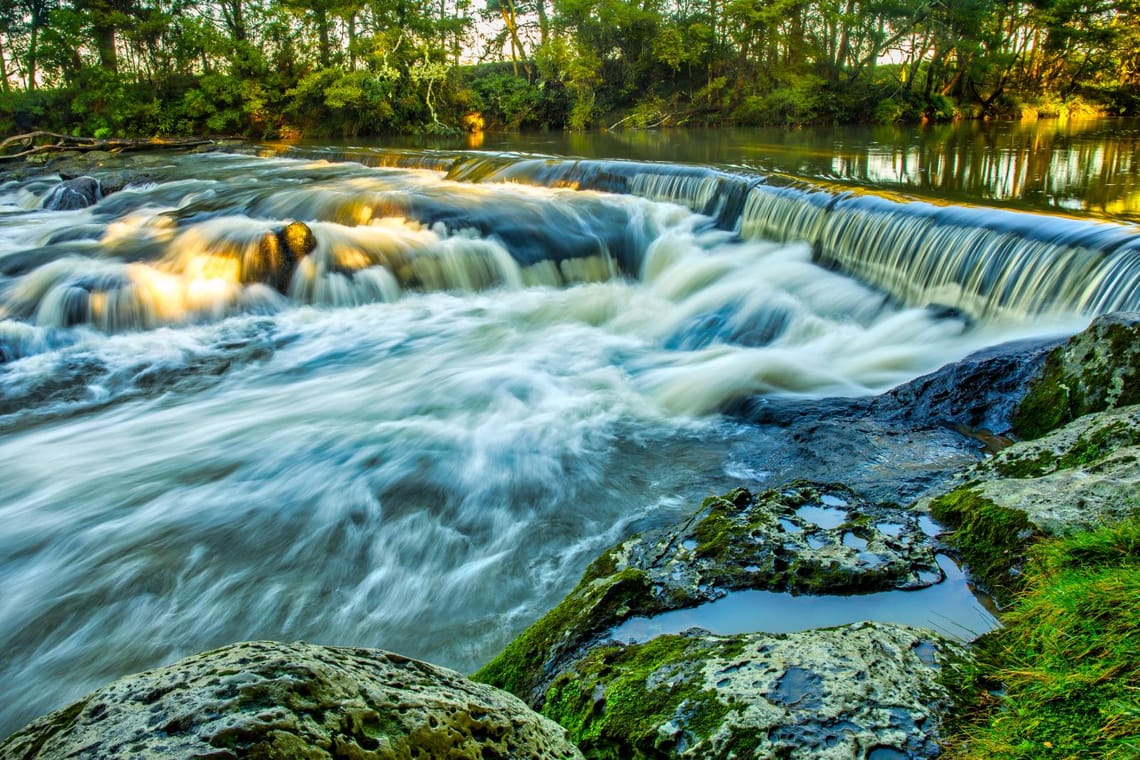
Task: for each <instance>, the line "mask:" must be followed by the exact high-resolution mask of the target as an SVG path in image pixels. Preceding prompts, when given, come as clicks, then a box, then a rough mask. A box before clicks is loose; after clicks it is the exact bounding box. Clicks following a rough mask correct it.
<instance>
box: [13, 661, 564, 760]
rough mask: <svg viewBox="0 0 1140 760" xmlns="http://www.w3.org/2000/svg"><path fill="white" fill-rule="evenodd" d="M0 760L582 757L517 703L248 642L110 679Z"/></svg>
mask: <svg viewBox="0 0 1140 760" xmlns="http://www.w3.org/2000/svg"><path fill="white" fill-rule="evenodd" d="M0 757H3V758H6V759H8V758H11V759H13V760H15V758H32V757H39V758H54V757H124V758H125V757H138V758H142V757H146V758H183V757H213V758H235V759H236V758H239V757H249V758H265V759H266V760H271V759H273V758H279V759H280V760H286V759H288V760H293V759H294V758H313V759H314V760H319V759H322V758H323V759H331V758H334V757H336V758H358V759H359V760H366V759H374V760H381V759H384V758H390V759H391V760H396V758H410V757H452V758H472V759H475V758H518V759H519V760H522V758H528V759H529V758H544V759H545V760H556V759H559V758H564V759H566V760H570V759H571V758H577V757H581V755H580V754H579V753H578V751H577V750H576V749H575V748H574V746H573V745H572V744H570V743H569V741H567V738H566V734H565V732H564V731H563V730H562V729H561V728H559V727H558V726H557V725H555V724H554V723H552V722H550V721H549V720H547V719H545V718H543V717H541V716H539V715H536V714H534V713H533V712H532V711H531V710H530V709H529V708H527V707H526V705H524V704H523V703H522V702H520V701H519V700H517V699H515V698H514V697H512V696H510V695H509V694H505V693H503V692H500V691H497V690H495V689H492V688H491V687H489V686H485V685H483V684H477V683H473V682H471V681H468V680H467V679H465V678H463V677H462V676H461V675H459V674H458V673H456V672H454V671H450V670H447V669H444V668H440V667H437V666H434V665H428V664H427V663H423V662H419V661H417V660H411V659H408V658H406V657H401V656H400V655H395V654H391V653H388V652H381V651H379V650H371V649H348V648H333V647H319V646H314V645H312V644H305V643H295V644H282V643H277V642H267V641H260V642H248V643H244V644H235V645H232V646H229V647H225V648H223V649H218V650H215V651H212V652H206V653H203V654H199V655H195V656H193V657H189V658H187V659H185V660H182V661H181V662H178V663H175V664H174V665H170V666H168V667H165V668H159V669H157V670H150V671H147V672H145V673H140V674H138V675H134V676H128V677H126V678H123V679H120V680H119V681H116V682H115V683H113V684H111V685H110V686H106V687H104V688H102V689H99V690H97V691H95V692H93V693H92V694H91V695H89V696H88V697H86V698H85V699H83V700H82V701H80V702H77V703H76V704H74V705H72V706H71V707H68V708H65V709H63V710H60V711H58V712H55V713H52V714H50V715H47V716H45V717H43V718H41V719H39V720H37V721H34V722H33V723H31V724H29V725H28V726H27V727H25V728H23V729H22V730H20V731H17V732H16V733H15V734H13V735H12V736H10V737H9V738H8V739H7V740H5V742H4V743H3V744H0Z"/></svg>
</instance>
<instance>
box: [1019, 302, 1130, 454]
mask: <svg viewBox="0 0 1140 760" xmlns="http://www.w3.org/2000/svg"><path fill="white" fill-rule="evenodd" d="M1132 404H1140V313H1135V312H1121V313H1117V314H1108V315H1105V316H1102V317H1098V318H1097V319H1096V320H1095V321H1094V322H1093V323H1092V324H1091V325H1090V326H1089V327H1088V329H1086V330H1085V331H1084V332H1081V333H1079V334H1077V335H1075V336H1073V337H1072V338H1070V339H1069V340H1068V341H1066V342H1065V343H1064V344H1063V345H1061V346H1058V347H1057V348H1055V349H1054V350H1053V351H1052V352H1050V353H1049V355H1048V357H1047V359H1046V360H1045V366H1044V368H1043V369H1042V371H1041V373H1040V374H1039V375H1037V377H1035V378H1034V379H1033V381H1032V382H1031V383H1030V385H1029V390H1028V391H1027V393H1026V394H1025V397H1024V398H1023V399H1022V400H1021V402H1020V403H1019V404H1018V406H1017V410H1016V412H1015V413H1014V416H1013V430H1014V432H1015V433H1016V434H1017V435H1018V436H1020V437H1021V438H1037V437H1039V436H1041V435H1044V434H1045V433H1047V432H1049V431H1050V430H1055V429H1057V428H1058V427H1060V426H1062V425H1064V424H1066V423H1068V422H1071V421H1072V420H1075V419H1077V418H1078V417H1080V416H1081V415H1084V414H1088V413H1090V412H1100V411H1104V410H1105V409H1113V408H1116V407H1120V406H1129V405H1132Z"/></svg>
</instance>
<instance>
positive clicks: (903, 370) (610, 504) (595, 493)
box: [0, 148, 1140, 734]
mask: <svg viewBox="0 0 1140 760" xmlns="http://www.w3.org/2000/svg"><path fill="white" fill-rule="evenodd" d="M122 165H124V166H126V168H127V171H128V173H129V174H130V175H131V180H130V183H129V184H128V185H127V186H126V187H125V188H124V189H122V190H120V191H118V192H114V193H109V194H107V195H106V196H105V197H103V198H102V199H101V200H100V201H99V202H98V203H96V204H95V205H94V206H92V207H90V208H85V209H81V210H71V211H61V210H48V209H45V208H42V204H43V202H44V199H45V198H46V197H48V195H49V194H50V193H51V192H52V189H53V187H55V186H56V185H57V184H58V183H59V178H58V176H53V175H50V174H47V175H45V176H43V177H39V178H31V179H21V180H19V181H9V182H7V183H4V184H2V185H0V359H2V360H3V363H0V523H2V524H3V525H4V529H3V531H0V651H3V652H4V657H3V658H2V660H0V734H6V733H8V732H10V731H11V730H14V729H15V728H17V727H18V726H19V725H21V724H22V723H23V722H25V721H27V720H29V719H30V718H33V717H35V716H36V715H38V714H40V713H42V712H44V711H46V710H49V709H53V708H56V707H60V706H62V705H63V704H65V703H66V702H67V701H68V700H69V699H72V698H75V697H78V696H80V695H81V694H83V693H85V692H87V691H89V690H90V689H92V688H94V687H96V686H99V685H101V684H103V683H106V682H108V681H110V680H112V679H114V678H117V677H119V676H121V675H124V674H127V673H130V672H134V671H137V670H140V669H144V668H147V667H152V666H156V665H160V664H163V663H167V662H170V661H173V660H174V659H177V658H179V657H181V656H184V655H188V654H191V653H194V652H198V651H202V650H205V649H209V648H211V647H215V646H219V645H223V644H226V643H230V642H233V641H238V640H245V639H257V638H272V639H283V640H295V639H305V640H309V641H313V642H318V643H323V644H330V645H361V646H370V647H381V648H386V649H391V650H395V651H398V652H401V653H404V654H407V655H411V656H415V657H420V658H424V659H427V660H430V661H432V662H436V663H439V664H442V665H446V666H450V667H453V668H456V669H459V670H462V671H471V670H473V669H475V668H476V667H478V666H479V665H480V664H482V663H484V662H486V661H487V660H488V659H490V658H491V657H492V656H493V655H494V654H495V653H497V651H499V650H500V649H501V648H502V647H503V646H504V645H505V644H506V643H507V642H508V641H509V640H510V639H511V638H513V637H514V636H515V635H517V634H518V633H519V632H520V631H521V630H522V629H523V628H525V626H526V625H528V624H529V623H530V622H533V621H534V620H535V619H537V618H538V617H539V616H540V615H541V614H543V613H544V612H545V611H546V610H548V609H549V608H550V607H552V606H553V605H554V604H556V603H557V602H558V601H559V600H560V599H561V598H562V596H563V595H564V594H565V593H566V592H568V591H569V590H570V589H571V588H572V587H573V585H574V584H575V583H576V582H577V579H578V577H579V576H580V574H581V572H582V570H583V569H584V567H585V566H586V565H587V564H588V563H589V562H590V561H591V560H592V559H593V558H594V557H595V556H596V555H597V554H598V553H599V552H600V551H601V550H602V549H604V548H605V547H607V546H609V545H611V544H613V543H614V542H616V541H618V540H620V539H622V538H623V537H626V536H628V535H630V534H631V533H633V532H635V531H639V530H645V529H650V528H655V527H661V526H665V525H668V524H670V523H672V522H674V521H676V520H677V519H679V518H681V517H684V516H687V515H688V514H689V513H690V512H691V511H692V509H693V507H694V505H695V504H697V503H699V501H700V499H701V498H703V497H704V496H707V495H709V494H711V493H717V492H722V491H724V490H727V489H728V488H730V487H733V486H736V485H745V486H748V487H751V488H763V487H764V486H765V485H767V484H769V481H770V478H771V472H769V471H766V470H764V469H763V467H762V464H763V463H759V464H758V463H756V462H752V461H749V460H748V452H750V451H755V450H758V449H766V450H770V449H771V448H772V447H773V446H778V445H779V431H773V430H772V429H771V428H758V427H755V426H752V425H750V424H748V423H747V422H746V421H743V420H739V419H735V418H733V417H731V416H726V415H723V414H722V413H721V411H722V410H723V409H725V408H727V407H728V406H729V405H731V404H732V403H733V402H736V401H739V400H740V399H743V398H745V397H749V396H755V395H762V396H763V395H766V396H780V397H783V398H788V399H797V398H803V399H815V398H820V397H824V396H861V395H867V394H872V393H876V392H879V391H883V390H886V389H888V388H891V387H893V386H895V385H897V384H899V383H901V382H904V381H906V380H909V379H911V378H914V377H916V376H918V375H920V374H923V373H926V372H929V371H932V370H934V369H936V368H938V367H940V366H942V365H944V364H946V363H948V362H952V361H955V360H957V359H959V358H961V357H963V356H965V355H967V354H968V353H970V352H971V351H974V350H976V349H979V348H982V347H986V346H991V345H994V344H997V343H1000V342H1003V341H1006V340H1010V339H1015V338H1022V337H1027V336H1040V335H1057V334H1064V333H1067V332H1073V331H1075V330H1078V329H1080V328H1081V327H1082V326H1083V325H1084V324H1087V322H1088V321H1089V319H1090V318H1091V317H1092V316H1093V315H1095V314H1096V313H1099V312H1101V311H1105V310H1109V309H1119V308H1137V307H1140V297H1138V296H1137V292H1138V291H1137V281H1138V280H1140V275H1138V274H1137V272H1138V267H1137V266H1136V259H1137V250H1138V243H1137V240H1138V237H1137V235H1136V231H1135V229H1134V228H1131V227H1129V226H1127V225H1119V224H1115V225H1114V224H1107V223H1096V224H1093V223H1090V222H1087V221H1080V220H1065V219H1053V218H1050V217H1033V220H1032V221H1031V222H1026V220H1025V219H1024V218H1022V215H1018V214H1014V213H1013V212H1008V211H987V210H985V209H976V208H975V209H964V210H963V209H958V210H956V211H955V209H953V208H951V209H949V210H946V209H942V210H939V209H936V208H933V207H926V206H914V205H907V204H900V203H896V202H894V201H891V202H892V203H895V205H894V206H890V207H883V206H879V205H875V204H881V203H887V202H888V201H884V200H881V199H874V198H872V199H870V200H863V199H861V198H859V197H854V196H842V197H840V196H837V195H828V193H829V192H830V191H828V190H827V189H826V188H820V187H811V186H808V185H805V184H795V183H788V182H785V183H783V184H779V183H776V184H773V180H771V178H767V177H765V176H764V175H762V174H757V173H748V172H743V171H738V172H733V171H729V170H727V169H725V168H724V167H719V168H705V167H700V166H693V165H686V166H682V165H679V164H664V163H661V164H642V163H634V162H620V161H606V160H600V159H596V160H592V161H579V160H569V159H562V158H557V157H554V156H534V155H530V154H486V153H478V152H470V151H440V150H427V151H422V150H410V149H404V150H400V151H391V150H379V149H359V150H355V151H346V150H344V149H335V150H331V149H325V148H305V149H291V150H287V151H285V152H284V153H281V152H280V151H275V150H269V151H261V152H249V151H244V152H238V153H235V154H225V153H212V154H204V155H182V156H169V155H155V156H140V157H137V158H134V159H124V161H123V162H122ZM120 170H121V167H118V166H117V167H116V168H115V171H120ZM110 171H111V170H110V169H103V170H100V169H98V168H96V169H93V170H92V175H93V176H95V177H97V178H98V177H100V176H101V172H102V173H103V174H104V175H107V174H108V173H109V172H110ZM104 178H106V177H104ZM769 196H771V197H778V198H779V199H780V200H781V202H783V203H784V205H783V206H781V207H780V208H772V207H770V204H769V205H768V206H765V205H764V203H763V201H764V200H765V199H766V198H768V197H769ZM823 196H827V197H823ZM844 204H847V205H846V206H844ZM761 206H763V207H764V208H763V209H761V208H760V207H761ZM819 209H823V210H824V213H825V216H818V214H817V212H818V211H819ZM845 210H846V211H850V212H851V214H849V215H848V217H843V218H842V219H840V220H839V221H840V222H842V223H841V224H840V223H837V222H836V221H835V220H836V219H837V218H838V217H837V216H836V214H837V212H844V211H845ZM951 212H954V213H957V214H958V216H954V217H953V218H950V217H949V216H947V214H950V213H951ZM813 214H816V217H815V218H814V220H809V222H808V223H805V222H804V221H803V220H804V218H805V215H807V216H811V215H813ZM827 215H830V216H827ZM852 215H854V216H856V217H860V218H865V219H866V220H869V221H870V222H872V223H874V224H877V225H879V226H880V227H885V228H889V229H891V230H893V229H894V227H893V226H892V225H896V224H903V225H907V224H909V225H911V227H912V228H913V227H914V226H915V225H918V226H919V227H923V229H925V230H926V233H929V234H935V233H936V235H935V237H937V240H934V239H933V238H931V240H930V241H928V243H927V244H926V247H925V248H923V249H921V250H917V249H916V250H909V249H908V250H904V249H903V248H901V247H899V246H895V248H893V249H891V254H890V256H886V257H885V258H884V257H880V259H879V260H877V263H876V262H873V263H871V264H867V263H866V262H867V256H860V255H859V251H864V252H867V253H868V255H870V253H881V252H882V249H883V245H882V244H880V243H875V242H866V237H865V236H864V237H859V235H854V236H852V235H847V236H846V237H844V232H843V230H844V229H847V230H850V229H852V225H853V224H854V222H852V221H851V219H850V218H849V217H852ZM939 215H941V216H939ZM995 215H996V216H995ZM761 217H764V218H765V219H767V221H765V222H763V223H760V222H758V221H757V220H758V219H760V218H761ZM777 219H784V220H785V222H786V226H785V228H783V231H780V230H775V227H774V225H776V224H777V222H776V221H773V220H777ZM891 219H894V220H895V221H893V222H892V221H891ZM295 220H300V221H303V222H304V223H305V224H306V225H308V227H309V228H310V229H311V232H312V235H313V244H314V245H315V248H313V249H312V250H311V251H309V252H308V254H307V255H304V256H301V257H300V258H299V260H296V261H294V260H293V259H291V258H289V257H288V256H285V255H284V254H282V253H281V245H282V244H281V242H280V241H281V240H282V238H281V236H280V235H279V234H278V233H279V232H280V231H281V229H282V228H283V227H284V226H285V225H286V224H288V223H290V222H292V221H295ZM805 224H806V226H805ZM796 225H799V226H798V227H797V226H796ZM829 225H830V226H829ZM1042 229H1046V230H1047V231H1048V230H1059V232H1057V234H1042V232H1041V231H1042ZM774 230H775V231H774ZM805 230H806V232H805ZM926 233H924V234H926ZM892 234H894V233H892ZM829 235H830V237H828V236H829ZM916 236H919V237H920V236H921V235H918V234H917V233H916V232H914V230H913V229H912V231H911V233H910V237H916ZM928 236H929V235H928ZM986 236H989V237H988V238H987V237H986ZM896 237H899V235H896ZM901 237H906V235H902V236H901ZM981 238H986V239H981ZM824 240H830V241H831V242H828V243H824V242H821V241H824ZM979 240H980V242H979ZM861 241H862V242H861ZM955 245H961V246H964V250H966V251H967V252H966V253H962V254H960V255H959V257H958V259H957V261H958V264H957V266H956V268H955V269H954V271H952V272H949V273H947V272H944V271H940V272H934V273H932V272H933V270H932V268H931V266H930V262H929V261H927V260H926V258H924V257H938V256H942V255H943V254H945V255H954V252H955V247H954V246H955ZM995 259H997V260H999V261H998V263H995ZM1058 261H1061V262H1068V261H1079V262H1080V265H1079V266H1076V265H1069V264H1064V265H1062V266H1058V264H1057V262H1058ZM1003 262H1004V263H1003ZM861 267H862V268H861ZM907 267H910V269H907ZM979 267H980V268H981V269H983V270H985V271H986V272H988V274H987V276H986V277H982V278H981V279H979V278H977V277H976V276H975V273H976V270H977V269H978V268H979ZM900 268H901V269H903V270H905V271H909V272H911V274H909V275H906V276H900V275H899V274H898V271H899V270H900ZM934 269H937V267H935V268H934ZM919 271H922V272H926V273H927V274H925V275H922V276H926V277H928V279H929V282H928V286H924V285H923V283H922V282H920V281H919V279H918V278H919V275H918V274H915V273H914V272H919ZM994 283H1000V286H995V285H994ZM904 285H905V287H904ZM835 477H836V478H837V479H842V473H836V474H835Z"/></svg>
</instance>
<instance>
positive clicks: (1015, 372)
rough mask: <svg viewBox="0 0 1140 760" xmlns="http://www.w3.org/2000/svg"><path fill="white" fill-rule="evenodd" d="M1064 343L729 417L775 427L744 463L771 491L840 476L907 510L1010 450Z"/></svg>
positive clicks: (1008, 349) (997, 350) (988, 353)
mask: <svg viewBox="0 0 1140 760" xmlns="http://www.w3.org/2000/svg"><path fill="white" fill-rule="evenodd" d="M1061 342H1062V339H1061V338H1057V339H1049V340H1034V341H1019V342H1014V343H1007V344H1004V345H1001V346H995V347H993V348H988V349H985V350H983V351H979V352H977V353H975V354H972V355H970V356H968V357H966V358H965V359H963V360H962V361H960V362H956V363H954V364H951V365H948V366H946V367H943V368H942V369H939V370H937V371H936V372H933V373H931V374H929V375H925V376H923V377H920V378H917V379H915V380H912V381H911V382H909V383H905V384H904V385H901V386H899V387H898V388H895V389H893V390H891V391H888V392H886V393H884V394H881V395H879V396H875V397H872V398H831V399H820V400H812V401H804V400H801V399H780V398H771V397H770V398H765V397H755V398H751V399H748V400H746V401H743V402H740V403H738V404H736V405H734V407H733V408H732V409H730V410H728V411H729V412H730V413H731V414H733V415H735V416H738V417H741V418H743V419H747V420H748V421H749V422H752V423H754V424H757V425H760V426H762V427H765V428H770V429H771V430H772V431H773V436H772V440H773V442H774V443H773V444H772V445H771V446H770V447H768V448H764V447H760V448H757V449H754V450H752V451H749V452H747V453H745V454H742V455H741V461H742V462H743V463H744V464H745V465H746V467H747V469H748V470H750V471H752V472H758V473H762V474H763V476H764V477H763V478H760V480H761V484H762V485H763V486H765V487H769V486H772V485H778V484H780V483H785V482H788V481H790V480H795V479H806V480H817V481H825V480H833V479H835V476H836V473H842V474H843V482H844V484H845V485H847V486H849V487H850V488H852V489H854V490H856V491H858V492H859V493H861V494H863V495H864V496H865V497H867V498H869V499H874V500H881V501H892V502H896V503H900V504H905V503H908V502H911V501H914V500H916V499H919V498H922V497H924V496H928V495H931V494H934V493H938V492H940V491H941V490H943V489H944V488H945V487H947V486H948V485H952V484H953V483H954V479H955V476H956V475H957V474H958V473H960V472H961V471H962V470H963V469H964V468H967V467H970V466H971V465H973V464H975V463H977V462H979V461H981V460H982V459H984V457H985V456H986V452H987V451H993V450H996V449H999V448H1001V447H1002V446H1004V445H1007V444H1008V443H1009V442H1010V441H1009V440H1008V438H1007V437H1006V436H1007V435H1008V434H1009V432H1010V429H1011V427H1012V422H1011V420H1012V417H1013V414H1014V411H1015V408H1016V406H1017V404H1018V403H1019V402H1020V400H1021V398H1022V396H1023V395H1024V394H1025V392H1026V388H1027V387H1028V384H1029V381H1030V379H1031V378H1032V377H1033V376H1034V375H1035V374H1036V373H1038V372H1039V371H1040V369H1041V367H1042V366H1043V365H1044V363H1045V361H1046V357H1047V355H1048V354H1049V352H1050V351H1051V350H1053V349H1054V348H1055V347H1056V346H1057V345H1058V344H1059V343H1061ZM777 433H778V435H777Z"/></svg>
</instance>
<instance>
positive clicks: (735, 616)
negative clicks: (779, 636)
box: [611, 554, 998, 643]
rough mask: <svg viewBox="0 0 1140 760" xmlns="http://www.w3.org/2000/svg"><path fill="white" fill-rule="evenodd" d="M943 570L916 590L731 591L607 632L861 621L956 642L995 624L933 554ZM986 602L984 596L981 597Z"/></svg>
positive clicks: (645, 634) (959, 576)
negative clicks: (848, 592) (831, 593)
mask: <svg viewBox="0 0 1140 760" xmlns="http://www.w3.org/2000/svg"><path fill="white" fill-rule="evenodd" d="M938 565H939V567H941V568H942V572H943V573H945V574H946V579H945V580H944V581H942V582H941V583H937V584H935V585H933V586H929V587H927V588H924V589H918V590H916V591H882V592H879V593H874V594H855V595H850V596H809V595H792V594H787V593H777V592H773V591H755V590H747V591H734V592H732V593H730V594H728V595H727V596H725V597H723V598H721V599H718V600H716V601H715V602H709V603H708V604H703V605H701V606H699V607H692V608H689V609H684V610H672V611H670V612H664V613H662V614H660V615H657V616H655V617H651V618H647V617H635V618H630V619H629V620H627V621H625V622H624V623H622V624H621V625H619V626H618V627H617V628H615V629H614V630H613V632H612V634H611V636H612V638H613V639H615V640H617V641H624V642H628V643H633V642H638V641H648V640H649V639H651V638H653V637H655V636H660V635H662V634H667V633H680V632H681V631H684V630H687V629H689V628H703V629H705V630H707V631H710V632H712V633H716V634H721V635H730V634H735V633H752V632H755V631H765V632H768V633H791V632H794V631H804V630H808V629H810V628H827V627H831V626H837V625H846V624H848V623H855V622H859V621H861V620H874V621H878V622H883V623H901V624H905V625H913V626H918V627H920V628H929V629H932V630H934V631H937V632H938V633H941V634H943V635H944V636H948V637H950V638H952V639H958V640H959V641H969V640H971V639H973V638H975V637H977V636H980V635H981V634H983V633H986V632H987V631H990V630H993V629H994V628H996V627H997V626H998V621H997V619H996V618H995V617H994V616H993V615H992V614H991V613H990V612H989V611H988V610H987V609H986V607H985V606H983V600H984V597H981V596H980V595H976V594H975V591H974V590H973V589H972V588H971V587H970V585H969V584H968V583H967V582H966V577H965V575H964V574H963V573H962V570H961V569H960V568H959V567H958V565H957V564H956V563H955V562H954V560H952V559H951V558H950V557H948V556H946V555H942V554H940V555H938ZM986 601H988V600H986Z"/></svg>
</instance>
